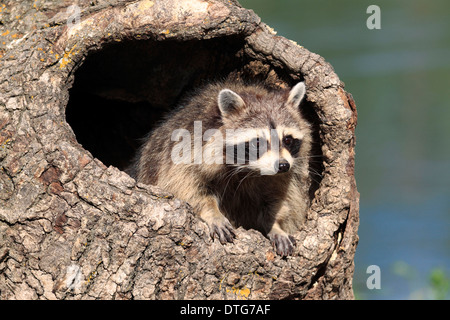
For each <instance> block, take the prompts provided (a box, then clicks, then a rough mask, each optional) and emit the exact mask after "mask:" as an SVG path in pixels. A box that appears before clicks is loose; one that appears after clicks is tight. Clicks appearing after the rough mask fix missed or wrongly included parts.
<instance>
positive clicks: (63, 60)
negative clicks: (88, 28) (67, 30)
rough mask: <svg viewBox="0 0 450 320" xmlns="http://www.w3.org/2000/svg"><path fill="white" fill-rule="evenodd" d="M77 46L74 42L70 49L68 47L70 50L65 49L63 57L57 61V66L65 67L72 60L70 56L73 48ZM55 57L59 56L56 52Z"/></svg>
mask: <svg viewBox="0 0 450 320" xmlns="http://www.w3.org/2000/svg"><path fill="white" fill-rule="evenodd" d="M76 47H77V45H76V44H75V45H74V46H73V47H72V49H70V51H66V52H64V55H63V57H62V58H61V60H60V63H59V68H60V69H62V68H64V67H66V66H67V65H68V64H69V63H70V62H72V59H71V58H70V57H71V56H72V55H73V50H74V49H75V48H76ZM56 56H57V58H58V57H59V55H58V54H56Z"/></svg>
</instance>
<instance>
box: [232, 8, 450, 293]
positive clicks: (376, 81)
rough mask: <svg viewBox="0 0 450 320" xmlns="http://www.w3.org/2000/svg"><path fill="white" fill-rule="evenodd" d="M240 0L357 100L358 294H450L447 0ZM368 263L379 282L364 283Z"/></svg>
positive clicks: (449, 21) (449, 31) (449, 30)
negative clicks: (376, 16) (374, 285)
mask: <svg viewBox="0 0 450 320" xmlns="http://www.w3.org/2000/svg"><path fill="white" fill-rule="evenodd" d="M239 2H240V3H241V4H242V6H244V7H245V8H248V9H253V10H254V11H255V12H256V13H257V14H258V15H259V16H260V17H261V18H262V20H263V21H264V22H265V23H266V24H268V25H269V26H271V27H272V28H274V29H275V30H276V31H277V32H278V35H281V36H284V37H286V38H288V39H291V40H294V41H296V42H297V43H298V44H300V45H302V46H304V47H305V48H307V49H308V50H310V51H312V52H315V53H317V54H319V55H321V56H322V57H324V58H325V59H326V60H327V61H328V62H330V63H331V65H333V67H334V69H335V71H336V73H337V74H338V76H339V77H340V79H341V80H342V81H344V83H345V85H346V86H345V88H346V90H347V91H348V92H350V93H351V94H352V95H353V97H354V99H355V102H356V106H357V110H358V126H357V130H356V137H357V145H356V182H357V186H358V191H359V192H360V193H361V199H360V220H361V222H360V228H359V232H358V233H359V237H360V241H359V245H358V248H357V251H356V259H355V277H354V280H353V283H354V290H355V295H356V298H357V299H450V2H449V1H446V0H433V1H424V0H396V1H392V0H371V1H365V0H339V1H333V0H277V1H274V0H239ZM372 4H374V5H377V6H379V7H380V9H381V29H379V30H377V29H374V30H369V29H368V28H367V25H366V21H367V19H369V17H370V16H371V14H368V13H366V10H367V8H368V7H369V5H372ZM370 265H377V266H379V267H380V269H381V289H372V290H369V289H368V288H367V286H366V280H367V278H368V277H369V276H370V274H367V272H366V271H367V267H368V266H370Z"/></svg>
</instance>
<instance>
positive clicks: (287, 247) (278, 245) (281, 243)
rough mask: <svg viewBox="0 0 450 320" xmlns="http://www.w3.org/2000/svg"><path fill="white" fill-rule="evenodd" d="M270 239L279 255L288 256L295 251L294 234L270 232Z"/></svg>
mask: <svg viewBox="0 0 450 320" xmlns="http://www.w3.org/2000/svg"><path fill="white" fill-rule="evenodd" d="M269 239H270V241H271V243H272V246H273V247H274V248H275V251H276V252H277V254H278V255H280V256H282V257H287V256H289V255H292V253H293V252H294V246H295V240H294V238H293V237H292V236H288V235H282V234H278V233H275V234H269Z"/></svg>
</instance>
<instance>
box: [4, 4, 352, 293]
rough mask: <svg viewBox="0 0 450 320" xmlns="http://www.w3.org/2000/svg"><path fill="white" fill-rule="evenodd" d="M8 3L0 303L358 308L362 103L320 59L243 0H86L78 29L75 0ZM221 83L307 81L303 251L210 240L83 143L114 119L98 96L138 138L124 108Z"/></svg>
mask: <svg viewBox="0 0 450 320" xmlns="http://www.w3.org/2000/svg"><path fill="white" fill-rule="evenodd" d="M3 3H4V4H3V5H2V4H0V6H1V7H0V9H1V12H0V20H1V23H0V299H353V297H354V296H353V289H352V277H353V271H354V263H353V259H354V254H355V249H356V245H357V242H358V236H357V228H358V223H359V218H358V208H359V206H358V201H359V194H358V192H357V190H356V184H355V179H354V155H355V153H354V146H355V126H356V118H357V116H356V107H355V104H354V102H353V99H352V97H351V95H350V94H348V93H347V92H345V90H344V85H343V83H342V82H341V81H340V80H339V78H338V77H337V75H336V74H335V72H334V70H333V68H332V67H331V65H330V64H328V63H327V62H326V61H325V60H324V59H323V58H322V57H320V56H319V55H317V54H314V53H311V52H309V51H308V50H306V49H305V48H303V47H302V46H300V45H298V44H296V43H294V42H292V41H290V40H287V39H285V38H283V37H280V36H277V35H276V34H275V32H274V31H273V30H272V29H270V28H269V27H268V26H267V25H265V24H264V23H262V22H261V21H260V18H259V17H258V16H257V15H255V13H254V12H253V11H250V10H247V9H244V8H242V7H241V6H240V5H239V4H238V3H237V2H236V1H227V0H207V1H206V0H164V1H162V0H153V1H150V0H141V1H126V0H110V1H106V0H105V1H103V0H98V1H87V0H80V1H78V2H77V5H78V7H79V9H80V19H79V21H78V20H77V19H76V15H74V12H75V11H70V10H68V9H67V8H68V7H69V6H70V5H71V4H72V1H64V0H60V1H46V2H44V1H31V0H29V1H20V2H18V1H12V0H6V1H4V2H3ZM223 76H236V77H243V78H257V79H260V80H262V81H264V82H266V83H267V84H268V85H271V86H274V87H286V86H290V85H292V84H293V83H295V82H297V81H299V80H305V83H306V86H307V96H306V100H307V103H306V105H305V107H304V108H305V110H306V111H305V112H306V114H307V116H308V117H309V118H310V119H311V121H312V122H313V123H314V127H315V129H316V135H315V138H316V146H317V155H320V157H318V159H320V161H319V163H315V165H316V167H315V170H316V171H319V172H317V173H318V174H319V175H317V177H316V179H315V180H316V182H317V184H316V185H315V186H312V187H311V197H312V198H313V199H312V205H311V208H310V210H309V212H308V218H307V221H306V223H305V227H304V229H303V230H301V231H300V232H298V233H297V234H295V239H296V243H297V245H296V248H295V253H294V255H293V256H292V257H287V258H281V257H279V256H277V255H276V254H275V252H274V250H273V248H272V247H271V245H270V242H269V240H268V239H266V238H265V237H263V236H262V235H261V234H260V233H259V232H256V231H254V230H244V229H242V228H239V229H238V230H237V231H236V233H237V239H236V240H235V242H234V243H233V244H226V245H221V244H220V243H219V242H218V241H212V240H211V238H210V236H209V233H208V227H207V226H206V224H205V223H204V222H202V221H201V220H199V219H198V218H197V217H196V216H195V215H194V214H193V212H192V210H191V208H190V207H189V205H188V204H186V203H184V202H182V201H180V200H178V199H175V198H173V197H172V196H171V195H170V194H168V193H166V192H165V191H163V190H160V189H158V188H157V187H154V186H148V185H143V184H140V183H136V181H135V180H134V179H132V178H130V177H129V176H128V175H127V174H126V173H124V172H123V171H121V170H119V168H120V169H123V167H122V164H121V162H120V161H116V162H114V161H115V160H114V159H113V160H111V161H110V162H108V161H109V160H108V159H112V158H107V157H106V156H105V158H104V159H105V160H103V159H102V158H101V156H98V158H100V160H102V161H103V162H102V161H100V160H99V159H97V158H96V157H97V155H96V153H95V152H97V151H93V150H90V147H86V148H87V150H86V148H85V147H84V146H88V145H89V141H92V139H94V138H95V137H92V136H89V135H88V132H86V130H85V131H84V132H83V130H84V129H83V125H85V124H87V123H89V119H90V118H92V117H91V116H93V115H94V114H95V112H97V116H98V119H100V120H101V119H102V118H105V117H107V116H108V114H110V112H112V111H111V110H112V109H111V110H110V109H107V108H106V109H104V110H103V111H95V110H97V109H98V108H97V109H96V106H98V105H99V104H100V103H97V102H95V103H93V102H92V101H94V100H95V99H100V100H95V101H102V103H105V105H106V106H107V107H108V106H110V107H111V108H113V107H112V105H113V104H112V102H111V101H116V103H117V105H118V107H117V110H118V113H119V117H118V120H117V119H116V120H115V121H116V122H115V123H116V124H118V123H119V124H120V125H121V128H125V129H127V130H128V129H129V128H130V127H134V126H132V125H130V123H131V122H128V123H121V122H120V121H121V119H122V117H121V116H120V115H122V114H125V113H126V112H129V111H125V109H126V110H138V111H139V112H147V113H146V116H148V113H149V112H150V113H151V112H154V110H157V109H158V110H159V109H164V108H167V106H173V104H174V103H175V102H176V101H177V99H178V98H179V96H180V95H182V94H183V93H184V92H186V91H188V89H190V88H193V87H195V86H197V85H198V84H200V83H202V81H208V80H211V79H214V78H215V77H223ZM83 99H84V100H83ZM93 99H94V100H93ZM90 103H91V104H90ZM139 103H141V104H139ZM126 104H129V105H130V108H128V109H127V108H125V107H124V106H126ZM68 105H69V106H70V110H71V111H70V112H69V110H68V109H69V107H68ZM86 105H88V106H89V108H88V109H83V106H86ZM131 105H132V106H133V107H131ZM137 105H139V107H136V106H137ZM149 106H150V107H149ZM133 108H134V109H133ZM136 108H137V109H136ZM94 109H95V110H94ZM80 110H81V111H80ZM123 118H124V119H125V116H124V117H123ZM135 118H141V117H140V116H136V117H135ZM70 119H75V120H70ZM96 119H97V118H96ZM68 120H69V121H73V124H72V122H71V123H69V122H68ZM100 120H99V121H100ZM123 121H125V120H123ZM127 121H128V120H127ZM97 122H98V121H97V120H96V121H95V123H97ZM77 125H78V127H77ZM97 127H98V128H100V130H99V132H103V133H104V132H106V133H107V134H106V136H107V137H111V135H113V133H112V130H111V133H108V132H107V130H108V128H109V127H108V123H106V124H98V126H96V125H95V124H94V128H97ZM76 128H77V129H76ZM144 129H146V128H143V129H142V130H144ZM87 131H89V130H87ZM78 132H80V133H79V134H78ZM83 134H84V135H85V136H84V138H82V137H83ZM127 134H128V133H125V134H124V133H123V132H122V131H121V134H119V135H118V137H122V138H123V137H124V136H127ZM134 134H136V135H137V134H140V132H134ZM96 135H97V133H96ZM127 137H128V136H127ZM129 137H133V139H134V136H132V135H130V136H129ZM83 139H85V140H84V141H85V142H84V141H83V142H82V141H81V140H83ZM133 139H131V138H130V139H129V140H133ZM111 140H114V139H108V138H107V139H105V140H102V143H97V144H100V145H103V144H106V142H109V143H111ZM103 142H105V143H103ZM113 142H114V141H113ZM118 144H119V142H118ZM92 148H94V146H93V147H92ZM112 149H114V148H112ZM98 152H99V154H100V155H102V154H105V153H104V152H103V151H98ZM102 152H103V153H102ZM105 164H106V165H105ZM110 164H113V165H110Z"/></svg>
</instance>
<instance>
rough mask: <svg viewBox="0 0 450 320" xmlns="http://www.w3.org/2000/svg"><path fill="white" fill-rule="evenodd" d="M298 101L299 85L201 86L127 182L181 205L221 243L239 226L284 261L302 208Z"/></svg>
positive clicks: (303, 154)
mask: <svg viewBox="0 0 450 320" xmlns="http://www.w3.org/2000/svg"><path fill="white" fill-rule="evenodd" d="M304 95H305V85H304V83H303V82H299V83H298V84H297V85H295V86H294V87H293V88H292V89H290V90H289V89H286V90H273V89H269V88H266V87H265V86H263V85H262V84H244V83H243V82H238V81H224V82H218V83H213V84H209V85H207V86H205V87H204V88H203V89H200V90H198V91H197V92H195V93H194V94H192V95H191V96H190V97H189V98H187V99H186V100H185V103H184V104H183V105H182V106H180V107H179V108H178V109H176V110H174V111H173V112H171V113H170V114H169V115H168V117H167V118H166V120H165V121H164V122H162V123H161V124H160V125H159V126H158V127H156V128H155V129H154V130H153V131H152V132H151V133H150V134H149V135H148V136H147V138H146V139H145V142H144V144H143V146H142V147H141V149H140V151H139V153H138V155H137V157H136V161H135V163H134V165H133V168H132V170H133V171H134V172H135V177H136V179H137V180H138V181H140V182H143V183H146V184H153V185H158V186H160V187H161V188H163V189H165V190H167V191H169V192H171V193H173V194H174V195H175V196H176V197H178V198H180V199H183V200H185V201H187V202H188V203H189V204H190V205H191V206H192V207H193V209H194V211H195V212H196V213H197V214H198V215H199V216H200V217H201V218H202V219H203V220H204V221H205V222H206V223H207V224H208V225H209V228H210V233H211V236H212V237H213V238H214V237H217V238H218V239H219V241H220V242H221V243H222V244H224V243H226V242H233V239H234V238H235V233H234V228H237V227H239V226H242V227H244V228H246V229H256V230H259V231H260V232H262V233H263V234H264V235H266V236H267V237H268V238H269V239H270V240H271V242H272V244H273V246H274V248H275V250H276V252H277V253H278V254H279V255H281V256H287V255H290V254H292V252H293V248H294V240H293V237H291V236H290V235H291V234H292V233H294V232H295V231H297V230H299V228H300V227H301V225H302V223H303V222H304V220H305V215H306V212H307V209H308V206H309V197H308V189H309V186H310V182H309V175H308V163H309V156H310V152H311V151H310V150H311V140H312V138H311V129H310V125H309V123H308V122H307V121H306V120H305V119H304V118H303V117H302V115H301V113H300V110H299V105H300V102H301V101H302V99H303V97H304ZM180 155H182V156H181V158H180V157H179V156H180ZM175 158H176V159H175ZM250 158H252V159H250ZM180 159H181V160H180ZM175 160H177V161H175Z"/></svg>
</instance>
